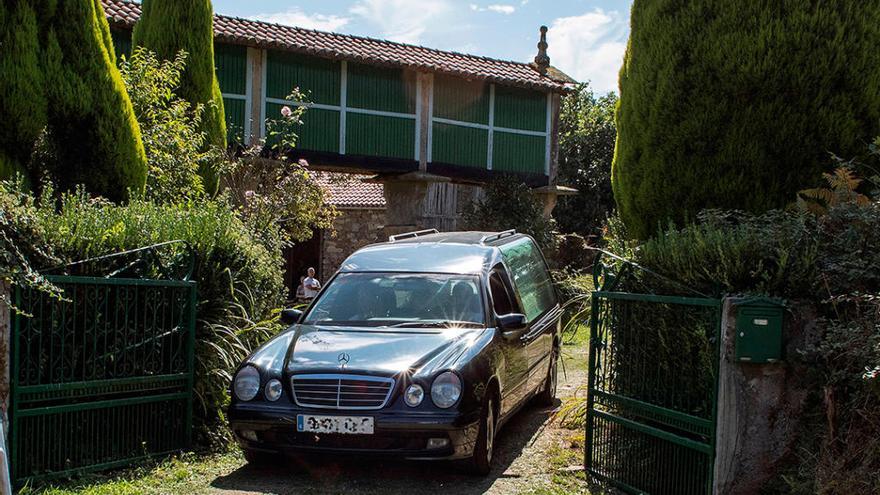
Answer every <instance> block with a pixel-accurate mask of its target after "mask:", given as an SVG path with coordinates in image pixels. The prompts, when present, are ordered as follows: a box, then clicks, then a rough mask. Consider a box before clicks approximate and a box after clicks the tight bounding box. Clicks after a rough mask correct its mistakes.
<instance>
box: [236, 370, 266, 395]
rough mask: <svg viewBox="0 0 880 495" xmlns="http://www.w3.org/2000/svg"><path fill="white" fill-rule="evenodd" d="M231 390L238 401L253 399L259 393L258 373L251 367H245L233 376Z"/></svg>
mask: <svg viewBox="0 0 880 495" xmlns="http://www.w3.org/2000/svg"><path fill="white" fill-rule="evenodd" d="M232 388H233V390H234V391H235V396H236V397H238V400H243V401H249V400H251V399H253V398H254V397H256V396H257V392H259V391H260V372H259V371H257V369H256V368H254V367H253V366H245V367H244V368H242V369H241V371H239V372H238V374H237V375H235V381H234V382H233V386H232Z"/></svg>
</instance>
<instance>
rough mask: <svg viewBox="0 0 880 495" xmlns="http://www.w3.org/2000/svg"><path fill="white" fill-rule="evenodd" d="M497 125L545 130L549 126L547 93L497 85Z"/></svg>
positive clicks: (529, 129)
mask: <svg viewBox="0 0 880 495" xmlns="http://www.w3.org/2000/svg"><path fill="white" fill-rule="evenodd" d="M495 127H507V128H509V129H523V130H527V131H539V132H544V131H545V130H546V129H545V128H546V127H547V94H546V93H541V92H538V91H529V90H525V89H518V88H509V87H505V86H495Z"/></svg>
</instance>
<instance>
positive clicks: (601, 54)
mask: <svg viewBox="0 0 880 495" xmlns="http://www.w3.org/2000/svg"><path fill="white" fill-rule="evenodd" d="M628 34H629V23H628V19H627V18H626V14H625V13H623V14H622V13H620V12H617V11H605V10H602V9H596V10H594V11H592V12H587V13H586V14H583V15H579V16H572V17H559V18H557V19H555V20H554V21H553V23H552V24H551V25H550V31H549V32H548V33H547V42H548V44H549V48H548V52H549V55H550V61H551V63H552V64H553V65H554V66H556V67H558V68H559V69H560V70H562V71H563V72H565V73H566V74H568V75H570V76H572V77H573V78H575V79H577V80H578V81H587V80H589V81H590V85H591V86H592V87H593V89H594V90H596V91H599V92H605V91H617V74H618V71H619V70H620V66H621V64H622V63H623V54H624V52H625V51H626V39H627V36H628Z"/></svg>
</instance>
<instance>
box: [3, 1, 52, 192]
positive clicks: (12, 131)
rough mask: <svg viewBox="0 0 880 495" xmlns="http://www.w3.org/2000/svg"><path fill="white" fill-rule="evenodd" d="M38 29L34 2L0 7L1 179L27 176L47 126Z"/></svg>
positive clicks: (12, 2)
mask: <svg viewBox="0 0 880 495" xmlns="http://www.w3.org/2000/svg"><path fill="white" fill-rule="evenodd" d="M46 105H47V102H46V95H45V93H44V85H43V73H42V68H41V60H40V44H39V25H38V24H37V15H36V11H35V10H34V7H33V5H32V4H31V2H29V1H27V0H10V1H6V2H3V3H2V4H0V178H8V177H10V176H11V175H13V174H15V173H16V172H19V173H26V171H25V168H24V167H25V166H26V165H27V163H28V160H29V159H30V155H31V151H32V150H33V145H34V142H35V141H36V139H37V136H38V135H39V134H40V131H42V129H43V127H45V126H46Z"/></svg>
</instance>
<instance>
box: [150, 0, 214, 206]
mask: <svg viewBox="0 0 880 495" xmlns="http://www.w3.org/2000/svg"><path fill="white" fill-rule="evenodd" d="M213 16H214V10H213V8H212V7H211V1H210V0H189V1H180V0H144V2H143V4H142V13H141V17H140V19H139V20H138V22H137V24H136V25H135V27H134V32H133V33H132V46H143V47H146V48H147V49H149V50H151V51H153V52H155V53H156V54H157V55H158V57H159V58H160V59H162V60H174V58H175V57H176V56H177V54H178V53H179V52H180V51H184V52H186V53H187V55H188V60H189V63H188V64H187V66H186V70H185V71H184V72H183V74H182V76H181V79H180V88H179V90H178V92H177V94H178V96H180V97H181V98H183V99H184V100H186V101H188V102H190V103H191V104H192V105H205V111H204V116H203V119H202V130H203V131H204V132H205V133H206V135H207V140H206V143H205V144H206V145H211V146H216V147H220V148H225V147H226V120H225V117H224V111H223V96H222V95H221V93H220V85H219V83H218V81H217V76H216V73H215V69H214V32H213ZM201 175H202V177H203V178H204V179H205V188H206V189H207V190H208V191H209V192H213V191H214V190H216V188H217V180H218V176H217V173H216V171H214V170H212V169H211V168H210V167H208V166H203V167H202V169H201Z"/></svg>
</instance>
